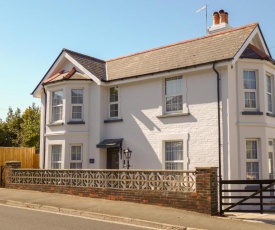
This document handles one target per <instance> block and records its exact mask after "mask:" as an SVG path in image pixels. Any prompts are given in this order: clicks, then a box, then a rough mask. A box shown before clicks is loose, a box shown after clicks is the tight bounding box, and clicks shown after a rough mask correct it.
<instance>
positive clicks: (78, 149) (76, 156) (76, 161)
mask: <svg viewBox="0 0 275 230" xmlns="http://www.w3.org/2000/svg"><path fill="white" fill-rule="evenodd" d="M70 168H71V169H82V145H72V146H71V162H70Z"/></svg>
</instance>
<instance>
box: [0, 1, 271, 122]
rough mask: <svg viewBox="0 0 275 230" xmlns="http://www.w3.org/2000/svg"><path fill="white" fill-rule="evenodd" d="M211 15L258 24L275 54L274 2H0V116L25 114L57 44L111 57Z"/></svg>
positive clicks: (194, 30)
mask: <svg viewBox="0 0 275 230" xmlns="http://www.w3.org/2000/svg"><path fill="white" fill-rule="evenodd" d="M205 4H208V26H210V25H211V24H212V17H211V15H212V13H213V12H214V11H219V10H220V9H224V10H225V11H227V12H228V13H229V24H230V25H231V26H232V27H238V26H242V25H246V24H250V23H254V22H259V23H260V27H261V30H262V32H263V34H264V37H265V40H266V42H267V45H268V47H269V49H270V51H271V53H272V56H273V58H275V23H274V20H273V15H274V9H275V1H274V0H264V1H259V0H230V1H229V0H9V1H7V0H0V37H1V39H0V80H1V81H0V82H1V90H0V98H1V100H0V118H2V119H3V120H5V119H6V114H7V112H8V108H9V107H10V106H11V107H12V108H13V109H14V110H15V109H16V108H17V107H18V108H20V109H21V111H22V112H23V111H24V110H25V109H26V108H27V107H28V106H30V105H31V104H32V103H33V102H35V103H36V104H37V105H39V104H40V100H39V99H35V98H33V97H32V96H31V95H30V94H31V92H32V91H33V90H34V88H35V87H36V85H37V84H38V83H39V81H40V80H41V78H42V77H43V76H44V74H45V73H46V72H47V70H48V69H49V67H50V66H51V65H52V63H53V62H54V60H55V59H56V57H57V56H58V54H59V53H60V52H61V50H62V48H67V49H71V50H74V51H77V52H80V53H84V54H87V55H90V56H94V57H96V58H100V59H103V60H107V59H110V58H114V57H118V56H122V55H126V54H130V53H134V52H138V51H142V50H146V49H150V48H154V47H158V46H162V45H167V44H170V43H173V42H178V41H183V40H186V39H190V38H195V37H200V36H203V35H205V33H206V32H205V22H206V20H205V11H204V10H203V11H201V12H199V13H195V12H196V10H198V9H200V8H201V7H203V6H204V5H205Z"/></svg>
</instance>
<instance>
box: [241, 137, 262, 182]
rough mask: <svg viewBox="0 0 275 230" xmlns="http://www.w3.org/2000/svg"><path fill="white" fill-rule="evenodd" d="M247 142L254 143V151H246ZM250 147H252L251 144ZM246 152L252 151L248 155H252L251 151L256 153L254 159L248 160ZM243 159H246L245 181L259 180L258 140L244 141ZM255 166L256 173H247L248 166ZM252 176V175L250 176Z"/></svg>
mask: <svg viewBox="0 0 275 230" xmlns="http://www.w3.org/2000/svg"><path fill="white" fill-rule="evenodd" d="M248 142H255V143H256V149H247V143H248ZM251 146H253V145H252V144H251ZM248 150H252V152H251V153H250V154H253V150H254V151H256V158H255V157H253V156H252V157H251V158H248V154H249V153H248ZM245 159H246V163H245V164H246V167H245V173H246V179H247V180H259V178H260V163H259V140H258V139H246V140H245ZM255 163H256V164H257V165H258V166H257V167H258V172H256V171H255V172H254V171H249V172H248V164H251V165H252V164H255ZM251 174H252V175H251ZM255 174H256V176H255Z"/></svg>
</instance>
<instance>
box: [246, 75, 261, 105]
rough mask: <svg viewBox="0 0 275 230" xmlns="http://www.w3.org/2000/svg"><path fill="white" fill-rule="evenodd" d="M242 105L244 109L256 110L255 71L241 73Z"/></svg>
mask: <svg viewBox="0 0 275 230" xmlns="http://www.w3.org/2000/svg"><path fill="white" fill-rule="evenodd" d="M243 90H244V105H245V108H246V109H257V106H258V105H257V78H256V72H255V71H244V72H243Z"/></svg>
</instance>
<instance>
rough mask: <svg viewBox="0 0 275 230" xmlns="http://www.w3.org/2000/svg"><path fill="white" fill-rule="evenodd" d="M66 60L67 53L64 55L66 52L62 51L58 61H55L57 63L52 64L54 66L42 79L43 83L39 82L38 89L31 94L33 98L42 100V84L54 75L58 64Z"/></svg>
mask: <svg viewBox="0 0 275 230" xmlns="http://www.w3.org/2000/svg"><path fill="white" fill-rule="evenodd" d="M64 58H65V53H64V51H62V52H61V53H60V55H59V56H58V57H57V59H56V60H55V62H54V63H53V64H52V66H51V67H50V68H49V70H48V71H47V73H46V74H45V75H44V77H43V78H42V79H41V81H40V82H39V84H38V85H37V86H36V88H35V89H34V91H33V92H32V93H31V94H32V95H33V97H35V98H40V97H41V90H42V82H43V81H45V80H46V79H47V78H49V76H51V75H52V74H53V71H54V70H55V68H56V67H57V66H58V64H59V63H60V62H61V61H62V60H63V59H64Z"/></svg>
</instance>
